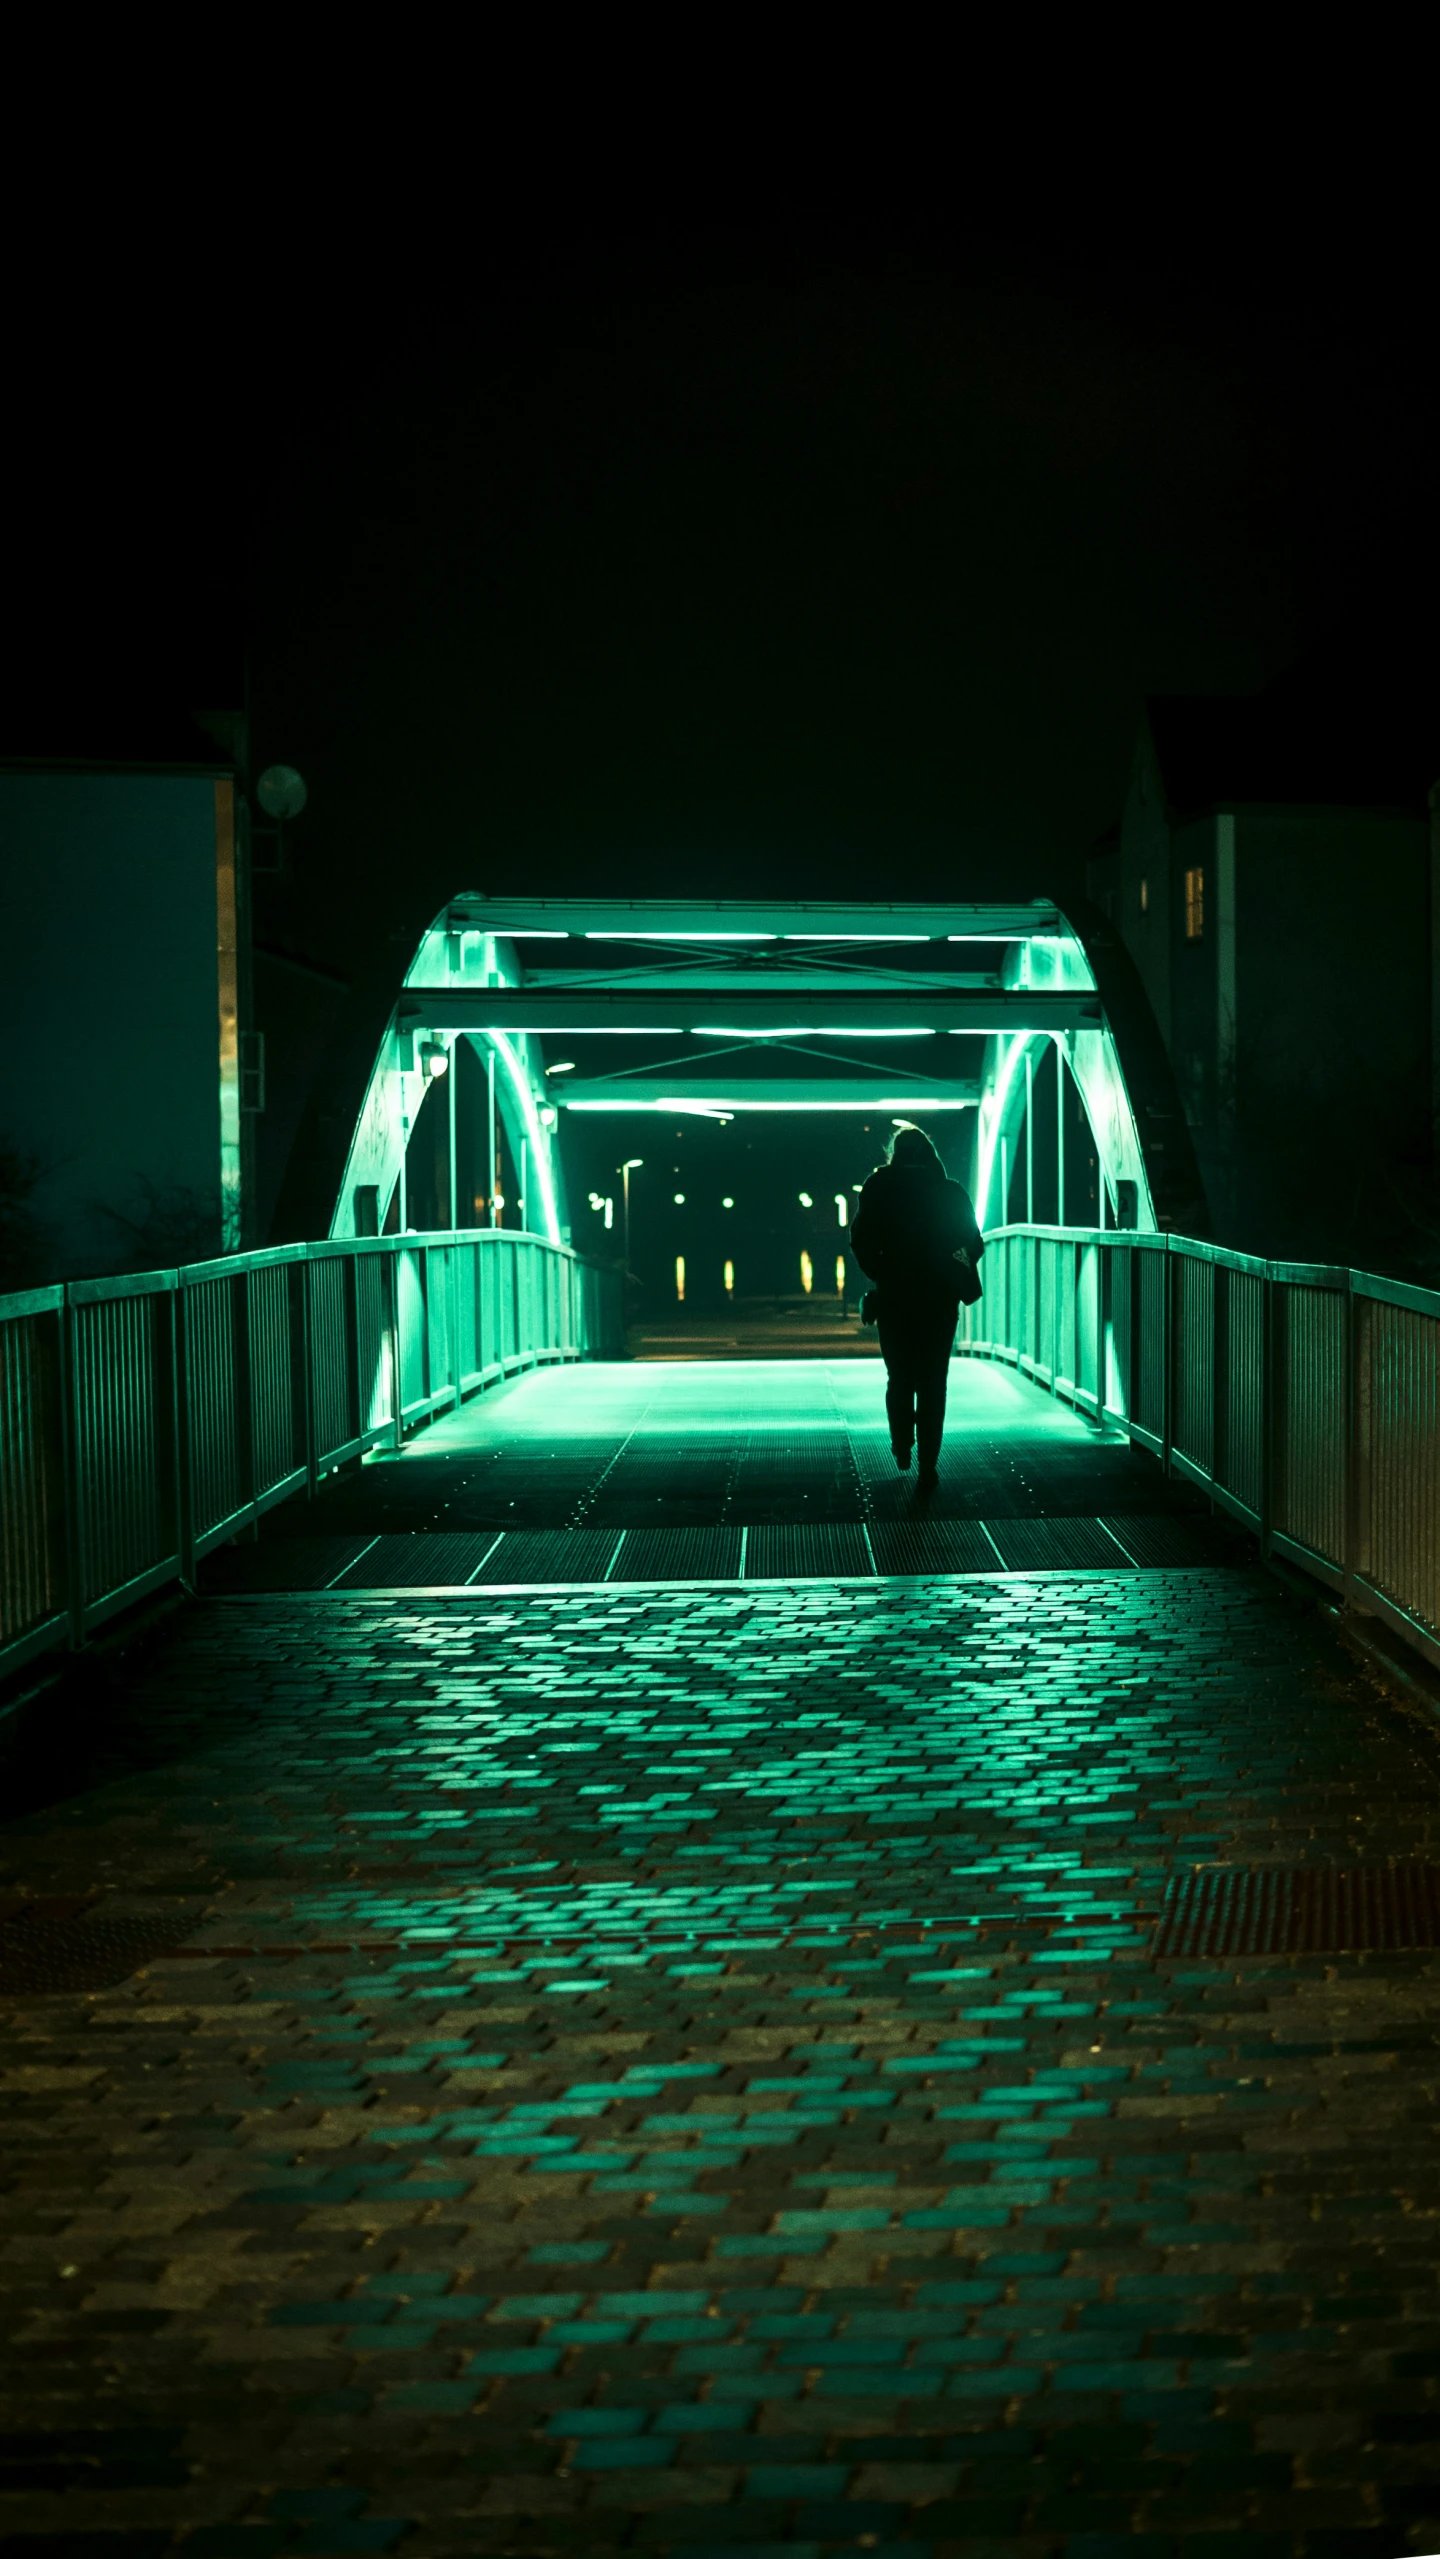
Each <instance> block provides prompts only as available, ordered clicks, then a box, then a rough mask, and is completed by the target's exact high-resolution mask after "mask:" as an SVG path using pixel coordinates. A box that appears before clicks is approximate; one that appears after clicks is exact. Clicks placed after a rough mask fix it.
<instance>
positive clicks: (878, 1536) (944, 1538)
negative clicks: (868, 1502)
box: [870, 1519, 1004, 1573]
mask: <svg viewBox="0 0 1440 2559" xmlns="http://www.w3.org/2000/svg"><path fill="white" fill-rule="evenodd" d="M870 1543H871V1545H872V1547H873V1548H874V1550H875V1567H876V1570H877V1572H881V1573H998V1572H1001V1571H1003V1569H1004V1568H1003V1566H1002V1564H1001V1562H1000V1558H999V1556H998V1555H997V1554H996V1552H995V1547H994V1543H993V1541H992V1540H991V1539H990V1538H988V1537H987V1536H986V1534H985V1531H984V1529H983V1528H982V1527H981V1525H980V1523H979V1521H978V1520H969V1519H933V1520H932V1519H926V1520H883V1521H877V1522H876V1524H875V1526H874V1527H873V1528H872V1529H871V1531H870Z"/></svg>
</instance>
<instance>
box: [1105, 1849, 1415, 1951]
mask: <svg viewBox="0 0 1440 2559" xmlns="http://www.w3.org/2000/svg"><path fill="white" fill-rule="evenodd" d="M1425 1946H1440V1867H1436V1866H1356V1867H1349V1868H1345V1867H1327V1866H1257V1867H1239V1866H1218V1867H1215V1866H1211V1867H1202V1868H1200V1869H1199V1870H1198V1871H1197V1872H1195V1873H1194V1874H1190V1875H1180V1876H1176V1877H1175V1878H1174V1879H1173V1880H1172V1882H1171V1883H1170V1885H1169V1887H1168V1890H1167V1892H1166V1896H1165V1906H1164V1908H1163V1910H1162V1911H1161V1913H1160V1919H1159V1923H1158V1925H1157V1927H1156V1930H1155V1934H1154V1937H1153V1938H1152V1939H1151V1943H1150V1952H1151V1954H1152V1955H1363V1954H1385V1953H1391V1952H1395V1953H1398V1952H1400V1951H1402V1950H1404V1949H1405V1948H1410V1947H1425Z"/></svg>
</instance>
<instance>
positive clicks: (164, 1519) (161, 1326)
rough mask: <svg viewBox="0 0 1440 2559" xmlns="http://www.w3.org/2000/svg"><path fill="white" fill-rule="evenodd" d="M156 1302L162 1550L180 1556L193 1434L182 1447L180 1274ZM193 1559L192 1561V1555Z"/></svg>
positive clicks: (173, 1275)
mask: <svg viewBox="0 0 1440 2559" xmlns="http://www.w3.org/2000/svg"><path fill="white" fill-rule="evenodd" d="M156 1302H157V1304H158V1306H159V1307H160V1309H161V1310H163V1311H161V1312H160V1313H158V1314H157V1315H156V1318H155V1322H156V1327H157V1330H158V1332H159V1335H160V1339H159V1341H158V1343H156V1344H155V1346H154V1349H153V1351H152V1357H153V1359H154V1363H155V1365H154V1379H155V1463H156V1466H157V1467H158V1468H159V1469H161V1470H162V1476H163V1474H164V1473H168V1475H169V1479H170V1480H169V1482H168V1484H166V1483H165V1482H164V1481H163V1480H162V1482H161V1484H160V1486H159V1487H158V1488H157V1489H158V1490H159V1493H160V1500H159V1502H158V1503H157V1506H156V1507H157V1509H158V1511H159V1514H160V1538H161V1550H162V1552H163V1551H164V1549H165V1545H166V1542H167V1541H169V1542H170V1545H171V1549H172V1551H173V1552H174V1553H175V1554H177V1555H178V1554H179V1553H180V1531H181V1492H180V1488H181V1484H182V1482H183V1481H184V1480H185V1470H186V1468H187V1466H188V1462H189V1448H188V1442H189V1437H190V1433H189V1429H188V1425H187V1427H186V1430H185V1442H186V1444H185V1445H183V1446H182V1443H181V1437H180V1432H181V1420H182V1407H181V1402H180V1341H179V1306H180V1281H179V1277H178V1274H176V1273H175V1272H173V1271H172V1273H171V1274H170V1285H169V1287H168V1288H167V1289H166V1290H165V1291H164V1292H163V1294H162V1295H161V1296H160V1297H159V1298H158V1300H157V1301H156ZM167 1496H168V1498H167ZM191 1560H192V1563H193V1557H192V1559H191ZM183 1569H184V1568H183V1565H182V1570H183ZM185 1578H186V1580H187V1581H188V1580H189V1578H190V1575H189V1574H188V1573H187V1574H186V1576H185Z"/></svg>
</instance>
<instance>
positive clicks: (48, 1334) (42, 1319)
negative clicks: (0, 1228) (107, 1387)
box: [0, 1288, 69, 1654]
mask: <svg viewBox="0 0 1440 2559" xmlns="http://www.w3.org/2000/svg"><path fill="white" fill-rule="evenodd" d="M9 1303H10V1304H11V1305H12V1306H13V1307H14V1308H15V1309H16V1312H15V1313H14V1314H13V1315H12V1316H11V1318H10V1320H9V1321H8V1322H0V1654H3V1652H4V1650H5V1649H6V1648H7V1647H9V1646H11V1645H19V1644H20V1643H21V1642H22V1640H23V1639H24V1638H26V1637H28V1636H30V1635H31V1634H32V1633H33V1631H34V1630H35V1629H36V1628H37V1627H43V1626H45V1625H46V1624H47V1623H48V1622H49V1621H51V1620H52V1619H55V1618H58V1617H59V1616H60V1615H61V1614H62V1612H63V1611H64V1609H65V1607H66V1605H67V1603H68V1597H69V1592H68V1585H67V1577H66V1571H65V1445H64V1379H63V1367H62V1359H63V1341H64V1334H63V1311H64V1291H63V1290H61V1289H58V1288H55V1289H36V1290H34V1291H32V1292H28V1293H27V1294H26V1296H25V1297H24V1298H12V1299H11V1300H10V1301H9Z"/></svg>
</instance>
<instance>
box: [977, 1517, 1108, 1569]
mask: <svg viewBox="0 0 1440 2559" xmlns="http://www.w3.org/2000/svg"><path fill="white" fill-rule="evenodd" d="M989 1526H990V1533H991V1535H992V1537H993V1538H994V1540H995V1543H996V1545H997V1546H998V1547H999V1549H1000V1552H1001V1555H1002V1556H1003V1557H1004V1560H1005V1569H1006V1571H1007V1572H1010V1573H1032V1572H1035V1573H1039V1572H1043V1573H1064V1572H1074V1571H1076V1570H1077V1569H1079V1570H1084V1569H1086V1568H1088V1567H1090V1566H1098V1567H1099V1568H1100V1569H1101V1570H1102V1571H1104V1572H1110V1573H1124V1572H1128V1571H1130V1570H1131V1569H1132V1566H1131V1562H1130V1557H1129V1555H1128V1554H1127V1553H1126V1551H1125V1549H1124V1547H1123V1546H1121V1545H1119V1544H1118V1543H1117V1541H1116V1539H1115V1538H1113V1537H1112V1536H1111V1535H1110V1534H1109V1532H1108V1530H1107V1529H1105V1528H1104V1527H1102V1525H1101V1523H1100V1521H1099V1520H1098V1519H992V1520H991V1521H990V1523H989Z"/></svg>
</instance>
